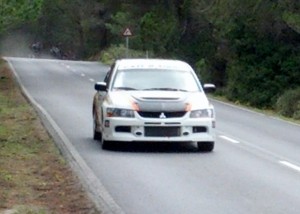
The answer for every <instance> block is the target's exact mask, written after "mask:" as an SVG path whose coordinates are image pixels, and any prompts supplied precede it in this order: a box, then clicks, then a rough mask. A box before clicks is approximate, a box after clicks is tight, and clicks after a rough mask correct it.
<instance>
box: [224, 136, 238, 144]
mask: <svg viewBox="0 0 300 214" xmlns="http://www.w3.org/2000/svg"><path fill="white" fill-rule="evenodd" d="M219 137H220V138H223V139H224V140H227V141H229V142H231V143H240V142H239V141H237V140H234V139H232V138H229V137H227V136H225V135H220V136H219Z"/></svg>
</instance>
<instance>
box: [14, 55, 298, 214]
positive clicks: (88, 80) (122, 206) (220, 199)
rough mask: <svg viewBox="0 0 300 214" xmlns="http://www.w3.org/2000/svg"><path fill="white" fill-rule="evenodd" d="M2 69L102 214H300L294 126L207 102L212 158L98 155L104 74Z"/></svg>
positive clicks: (53, 63)
mask: <svg viewBox="0 0 300 214" xmlns="http://www.w3.org/2000/svg"><path fill="white" fill-rule="evenodd" d="M8 61H9V62H10V63H11V65H12V66H13V68H14V70H15V73H16V75H17V77H18V79H19V81H20V82H21V84H22V86H23V88H24V90H25V91H26V93H27V94H28V95H29V96H30V98H31V99H33V101H34V102H35V104H36V105H38V106H39V108H41V109H43V111H44V113H46V114H47V118H48V119H49V118H50V119H51V121H52V122H53V123H55V125H57V127H56V129H58V132H61V133H63V136H64V137H65V140H66V141H68V143H70V144H71V146H72V148H73V149H74V151H75V152H78V155H79V156H80V157H79V159H81V160H80V161H81V162H84V164H86V167H87V168H88V169H89V170H90V171H89V173H91V174H92V175H91V174H89V175H84V176H83V177H89V178H90V177H91V176H94V177H93V178H95V179H93V182H94V183H93V185H91V186H95V189H94V191H98V192H97V193H96V194H95V193H94V196H95V195H96V197H101V198H102V199H103V200H106V199H107V200H108V201H107V203H106V205H107V206H112V207H114V208H112V209H111V210H110V209H109V208H108V209H107V213H109V212H115V213H120V212H124V213H128V214H129V213H130V214H141V213H143V214H148V213H149V214H153V213H162V214H176V213H180V214H182V213H188V214H193V213H197V214H198V213H199V214H206V213H207V214H212V213H214V214H218V213H220V214H227V213H228V214H241V213H243V214H247V213H249V214H250V213H251V214H253V213H255V214H258V213H263V214H265V213H267V214H269V213H270V214H279V213H283V214H298V213H299V212H300V203H299V202H300V126H299V125H296V124H293V123H289V122H285V121H283V120H279V119H276V118H273V117H270V116H266V115H263V114H260V113H256V112H253V111H249V110H246V109H243V108H239V107H236V106H232V105H228V104H225V103H222V102H219V101H212V103H213V104H214V105H215V108H216V112H217V142H216V146H215V150H214V151H213V152H212V153H199V152H197V151H196V145H193V144H189V145H184V144H172V145H171V144H153V143H148V144H142V145H141V144H134V145H132V144H122V145H119V146H115V147H114V148H112V150H102V149H101V146H100V144H99V143H98V142H96V141H94V140H93V139H92V98H93V95H94V93H95V91H94V83H95V82H96V81H101V80H102V79H103V78H104V75H105V73H106V71H107V70H108V67H107V66H104V65H101V64H99V63H92V62H91V63H88V62H72V61H57V60H42V59H21V58H8ZM53 123H52V124H53ZM76 157H77V156H75V157H73V159H74V160H75V161H76ZM98 183H100V185H99V186H98ZM96 187H97V188H96ZM98 187H100V188H98ZM98 193H99V195H100V196H99V195H97V194H98ZM101 194H102V196H103V197H102V196H101ZM104 204H105V202H104ZM113 209H114V210H113Z"/></svg>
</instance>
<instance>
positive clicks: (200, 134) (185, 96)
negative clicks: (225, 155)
mask: <svg viewBox="0 0 300 214" xmlns="http://www.w3.org/2000/svg"><path fill="white" fill-rule="evenodd" d="M214 89H215V86H214V85H213V84H204V85H203V87H202V84H201V83H200V81H199V79H198V77H197V75H196V74H195V72H194V71H193V69H192V67H191V66H190V65H189V64H187V63H186V62H183V61H180V60H167V59H120V60H116V61H115V63H114V64H113V65H112V66H111V68H110V71H109V72H108V73H107V75H106V77H105V79H104V81H103V82H97V83H96V84H95V90H96V94H95V96H94V100H93V123H94V124H93V133H94V136H93V137H94V139H95V140H100V141H101V143H102V148H103V149H105V148H108V146H109V145H110V143H112V142H115V144H116V143H122V142H170V143H176V142H186V143H192V142H194V143H196V145H197V147H198V149H199V150H200V151H208V152H210V151H212V150H213V149H214V144H215V124H216V122H215V121H216V118H215V117H216V114H215V110H214V107H213V106H212V104H211V103H210V102H209V100H208V98H207V96H206V94H205V91H213V90H214Z"/></svg>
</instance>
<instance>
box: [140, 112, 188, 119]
mask: <svg viewBox="0 0 300 214" xmlns="http://www.w3.org/2000/svg"><path fill="white" fill-rule="evenodd" d="M138 114H139V115H140V116H141V117H145V118H179V117H183V116H184V115H185V114H186V111H177V112H149V111H139V112H138Z"/></svg>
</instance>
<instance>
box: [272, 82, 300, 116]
mask: <svg viewBox="0 0 300 214" xmlns="http://www.w3.org/2000/svg"><path fill="white" fill-rule="evenodd" d="M276 110H277V112H278V113H279V114H281V115H283V116H286V117H291V118H294V119H300V88H297V89H292V90H288V91H286V92H285V93H284V94H282V95H281V96H280V97H279V98H278V100H277V102H276Z"/></svg>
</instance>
